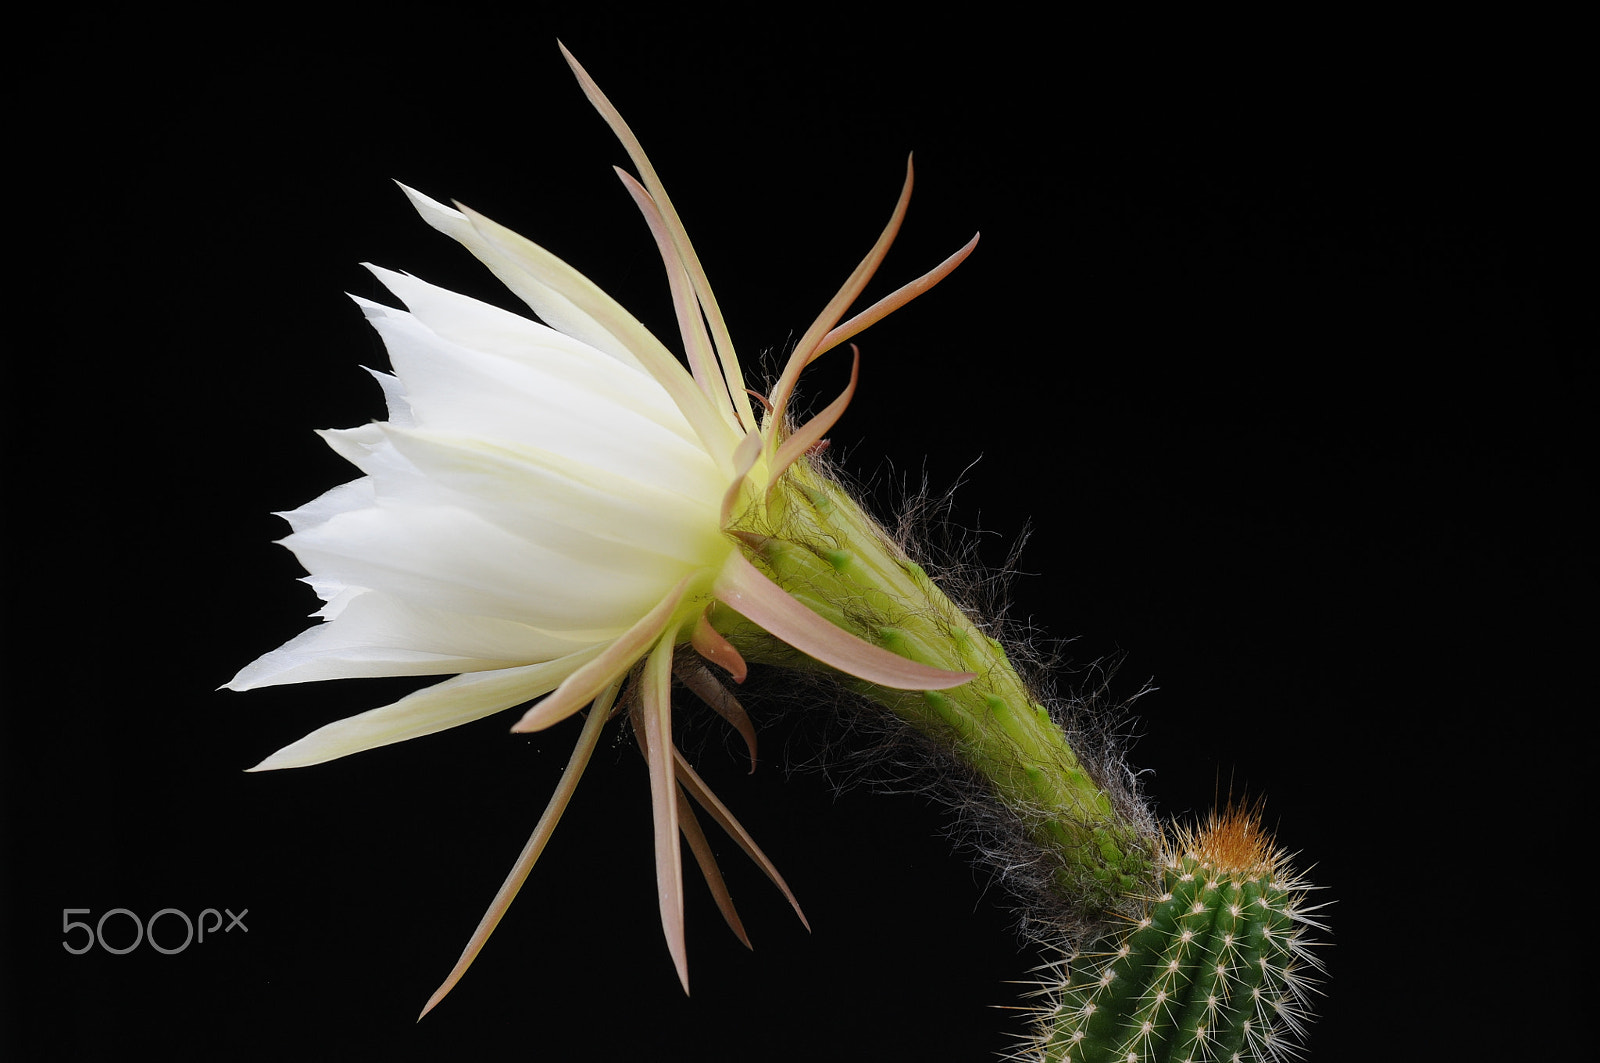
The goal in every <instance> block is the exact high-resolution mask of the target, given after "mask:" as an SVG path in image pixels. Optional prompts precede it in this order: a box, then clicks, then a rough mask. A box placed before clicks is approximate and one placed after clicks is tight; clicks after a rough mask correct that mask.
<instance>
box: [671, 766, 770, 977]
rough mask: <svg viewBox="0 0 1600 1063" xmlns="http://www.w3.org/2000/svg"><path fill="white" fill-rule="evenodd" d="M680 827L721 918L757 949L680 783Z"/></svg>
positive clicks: (738, 935) (750, 946) (743, 940)
mask: <svg viewBox="0 0 1600 1063" xmlns="http://www.w3.org/2000/svg"><path fill="white" fill-rule="evenodd" d="M678 828H679V829H680V830H681V831H683V838H684V840H685V841H687V842H688V843H689V851H690V852H691V853H693V854H694V860H695V863H696V864H698V865H700V874H701V875H702V876H704V877H705V880H706V886H707V887H708V888H709V889H710V890H711V896H712V899H713V900H715V901H716V902H717V911H719V912H721V913H722V921H723V922H725V923H727V924H728V929H729V930H731V931H733V936H734V937H736V938H738V939H739V941H740V943H741V944H743V945H744V947H745V948H747V949H754V948H755V946H754V945H752V944H750V935H749V934H747V933H746V932H745V929H744V920H742V919H740V918H739V911H738V909H736V908H735V907H734V906H733V894H731V893H729V892H728V884H727V882H725V881H724V880H723V878H722V869H721V868H720V867H718V866H717V857H716V854H715V853H713V852H712V851H711V843H710V842H708V841H707V840H706V835H705V831H703V830H701V829H700V821H699V820H697V819H695V816H694V809H693V808H692V807H691V806H690V804H689V798H688V797H687V796H685V795H684V792H683V789H682V788H681V787H680V788H679V789H678Z"/></svg>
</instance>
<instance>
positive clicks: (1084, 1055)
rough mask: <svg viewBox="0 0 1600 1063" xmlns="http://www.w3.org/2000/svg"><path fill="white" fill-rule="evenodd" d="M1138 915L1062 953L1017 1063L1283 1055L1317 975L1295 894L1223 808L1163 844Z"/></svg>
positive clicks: (1170, 1062)
mask: <svg viewBox="0 0 1600 1063" xmlns="http://www.w3.org/2000/svg"><path fill="white" fill-rule="evenodd" d="M1173 842H1174V844H1173V845H1172V846H1171V849H1170V855H1169V856H1168V857H1167V859H1166V861H1165V864H1164V866H1163V867H1162V870H1161V879H1162V887H1163V890H1162V892H1161V893H1160V894H1158V895H1156V896H1153V897H1151V898H1150V899H1149V901H1148V903H1147V905H1146V908H1145V911H1144V914H1143V916H1142V917H1141V918H1139V919H1138V920H1136V921H1134V922H1132V923H1130V924H1128V925H1126V926H1124V927H1122V928H1120V929H1118V930H1117V931H1115V932H1113V933H1111V934H1109V935H1107V936H1106V937H1104V938H1102V939H1101V940H1099V941H1097V942H1094V943H1092V944H1089V945H1088V946H1086V947H1084V948H1082V949H1080V950H1079V951H1077V952H1076V953H1074V954H1073V955H1071V956H1069V957H1068V958H1067V959H1066V960H1065V961H1063V963H1062V964H1061V965H1059V968H1058V969H1057V970H1055V971H1053V972H1052V975H1053V977H1052V978H1051V979H1050V980H1049V981H1048V982H1047V984H1046V988H1045V990H1044V992H1045V993H1046V995H1047V996H1048V997H1049V998H1050V999H1049V1001H1048V1003H1047V1004H1045V1005H1044V1006H1043V1007H1042V1008H1040V1009H1039V1011H1038V1013H1037V1016H1036V1018H1037V1022H1036V1034H1035V1037H1034V1038H1033V1040H1032V1042H1031V1044H1030V1045H1029V1046H1028V1047H1027V1048H1026V1049H1025V1050H1024V1051H1023V1052H1022V1053H1019V1055H1018V1057H1017V1058H1019V1059H1026V1060H1038V1061H1043V1063H1201V1061H1212V1060H1214V1061H1226V1063H1232V1061H1238V1063H1248V1061H1278V1060H1287V1059H1292V1058H1295V1057H1296V1056H1297V1055H1298V1054H1299V1052H1298V1045H1299V1043H1300V1039H1301V1036H1302V1035H1303V1033H1304V1031H1305V1024H1306V1022H1307V1020H1308V1019H1309V1007H1308V1000H1307V996H1308V993H1309V989H1310V986H1311V984H1312V981H1313V979H1312V977H1311V975H1312V974H1313V973H1314V972H1315V971H1316V970H1317V969H1318V968H1319V967H1320V964H1319V963H1318V962H1317V960H1316V959H1315V957H1314V956H1312V955H1311V952H1310V949H1309V947H1308V945H1307V943H1306V941H1305V939H1304V933H1305V931H1306V929H1307V928H1308V927H1311V926H1316V925H1318V924H1317V923H1316V922H1315V921H1314V920H1313V919H1312V918H1311V916H1310V912H1311V909H1309V908H1308V907H1306V905H1305V895H1306V891H1307V889H1308V887H1307V886H1306V884H1305V883H1303V882H1300V881H1298V880H1297V879H1296V878H1295V876H1294V873H1293V871H1292V870H1291V869H1290V867H1289V866H1288V861H1287V859H1286V858H1285V857H1284V855H1283V854H1282V853H1281V852H1279V851H1277V850H1275V849H1273V848H1272V846H1271V843H1270V840H1269V839H1268V838H1267V837H1266V834H1265V832H1264V831H1263V830H1262V829H1261V826H1260V821H1259V819H1258V818H1257V817H1256V816H1255V815H1254V814H1252V813H1251V812H1248V811H1243V810H1234V811H1230V812H1228V813H1225V814H1223V815H1221V816H1213V817H1212V819H1211V820H1210V821H1209V822H1208V823H1207V824H1206V825H1205V827H1204V828H1203V829H1201V830H1198V831H1182V832H1179V833H1178V835H1177V837H1175V838H1174V839H1173Z"/></svg>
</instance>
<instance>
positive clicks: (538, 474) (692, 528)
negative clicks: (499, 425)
mask: <svg viewBox="0 0 1600 1063" xmlns="http://www.w3.org/2000/svg"><path fill="white" fill-rule="evenodd" d="M385 434H386V438H387V439H388V441H389V443H390V444H391V445H392V446H393V447H394V449H395V451H396V452H397V453H398V454H399V455H400V456H401V457H402V458H404V459H405V460H406V461H407V462H408V463H409V465H410V466H411V467H412V468H414V469H415V470H416V471H417V473H418V475H419V476H420V477H421V481H420V482H419V483H418V484H417V485H416V490H417V494H415V495H412V496H408V497H416V498H417V499H418V500H419V501H420V500H431V501H435V502H437V503H439V504H447V505H459V506H462V507H463V508H468V509H471V510H472V511H473V512H474V513H477V514H479V515H481V516H483V517H485V518H486V519H488V520H490V521H492V522H493V523H495V524H496V525H498V526H500V527H502V528H505V529H506V530H508V531H511V532H513V533H514V534H517V535H519V536H521V537H522V538H525V539H528V540H530V541H532V542H537V543H541V544H543V545H546V546H549V547H550V548H551V549H555V550H558V551H561V552H563V553H567V554H572V553H576V552H578V551H580V550H581V551H583V552H586V553H587V552H589V551H592V550H594V549H596V548H597V546H598V543H597V541H599V542H604V543H609V544H614V545H615V546H620V547H626V548H628V549H630V550H639V551H644V552H647V553H651V554H661V555H664V556H667V557H670V558H674V559H676V560H679V561H683V562H687V563H691V564H712V563H716V562H717V561H718V560H719V559H720V558H721V556H722V555H723V553H725V552H726V550H727V549H728V546H727V540H726V539H725V538H724V537H723V536H722V534H721V529H720V514H719V512H718V508H717V506H716V505H715V504H713V503H712V502H711V501H709V500H707V499H693V498H686V497H684V496H683V495H680V494H676V493H673V492H669V491H663V490H660V489H658V488H657V487H656V486H654V485H653V484H649V483H644V482H640V481H638V480H632V479H628V478H627V477H624V476H619V475H617V474H615V473H611V472H609V471H607V470H605V469H600V468H596V467H594V466H591V465H584V464H581V463H579V462H575V461H570V460H567V459H565V458H563V457H562V456H561V455H559V454H552V453H550V452H548V451H541V450H535V449H532V448H529V447H514V446H510V445H506V446H497V445H493V444H490V443H486V442H482V441H480V440H476V439H469V438H464V437H460V436H443V435H438V434H435V433H426V432H415V431H413V432H402V431H389V432H386V433H385ZM610 556H611V557H612V558H613V559H614V558H615V557H616V555H615V554H611V555H610Z"/></svg>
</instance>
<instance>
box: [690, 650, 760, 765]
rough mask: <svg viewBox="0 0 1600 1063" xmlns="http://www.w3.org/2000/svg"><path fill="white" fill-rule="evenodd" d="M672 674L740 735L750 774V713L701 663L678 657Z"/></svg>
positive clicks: (753, 755)
mask: <svg viewBox="0 0 1600 1063" xmlns="http://www.w3.org/2000/svg"><path fill="white" fill-rule="evenodd" d="M672 674H673V675H676V676H677V677H678V679H679V681H680V682H682V683H683V685H684V686H686V687H688V688H689V690H690V691H691V692H692V693H693V694H694V696H695V697H697V698H699V699H700V700H701V701H703V702H705V703H706V704H707V705H710V706H711V707H712V708H713V709H715V710H716V712H717V715H719V716H721V717H722V718H723V719H724V720H727V721H728V722H729V723H730V724H732V725H733V729H734V730H735V731H738V732H739V735H740V737H742V738H743V739H744V744H745V747H746V748H747V749H749V750H750V774H752V775H754V774H755V772H756V728H755V724H753V723H751V722H750V714H749V713H748V712H745V711H744V706H743V705H741V704H739V699H738V698H736V697H734V696H733V694H732V693H730V692H729V690H728V688H727V687H725V686H723V685H722V683H721V682H720V681H719V680H718V679H717V677H716V676H714V675H712V674H711V672H710V670H709V669H707V668H706V667H704V666H703V665H700V664H697V663H690V664H688V665H687V666H686V665H685V662H683V661H682V660H681V659H680V660H678V661H676V662H674V664H673V669H672Z"/></svg>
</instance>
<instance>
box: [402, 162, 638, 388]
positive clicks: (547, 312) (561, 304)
mask: <svg viewBox="0 0 1600 1063" xmlns="http://www.w3.org/2000/svg"><path fill="white" fill-rule="evenodd" d="M397 183H398V182H397ZM400 190H401V191H402V192H404V193H405V194H406V197H407V198H408V199H410V200H411V205H412V206H414V207H416V209H417V213H418V214H420V215H422V220H423V221H425V222H427V223H428V224H429V225H431V226H433V227H434V228H435V229H437V230H439V231H440V232H442V233H444V234H445V235H446V236H450V237H452V238H454V239H455V240H457V241H459V242H460V243H461V244H462V245H463V246H465V247H466V248H467V250H469V251H471V252H472V253H473V255H475V256H477V258H478V261H480V262H482V263H483V264H484V265H485V266H488V267H489V269H490V270H491V271H492V272H493V273H494V275H495V276H496V277H499V278H500V280H501V282H502V283H503V284H504V285H505V286H506V287H507V288H510V289H511V290H512V291H513V292H515V293H516V294H517V297H518V298H520V299H521V300H522V301H523V302H525V303H527V304H528V306H529V307H531V308H532V310H533V312H534V313H536V314H538V315H539V318H540V319H541V320H542V321H544V322H545V323H546V324H547V325H549V326H550V327H551V328H554V329H556V330H558V331H560V332H563V333H565V334H566V335H568V336H572V337H574V338H576V339H579V340H582V341H583V342H584V343H587V344H588V345H589V346H591V347H593V348H595V349H596V350H600V351H603V352H605V353H606V354H608V355H610V356H611V357H613V358H615V359H616V360H617V361H619V362H621V363H623V364H624V365H628V366H631V367H632V368H634V369H637V370H639V371H640V372H644V366H643V365H642V364H641V363H640V362H639V359H638V357H637V356H636V355H635V354H634V353H633V352H632V351H631V350H630V349H629V347H628V344H626V343H625V342H623V341H622V340H621V339H620V338H618V336H617V335H616V334H615V333H614V332H613V331H612V330H611V329H610V328H608V327H606V326H605V325H602V324H601V323H600V322H599V321H597V320H595V319H594V318H593V317H591V316H590V315H589V314H588V313H586V312H584V311H583V310H580V309H579V308H578V307H577V306H576V305H574V304H573V302H572V300H571V299H569V298H567V297H566V296H565V295H562V294H561V293H559V292H557V291H556V290H555V289H554V288H552V287H551V286H550V285H549V284H548V283H547V281H546V280H542V279H540V278H538V277H535V276H533V275H531V274H530V273H528V271H527V270H526V269H525V268H524V267H523V265H522V264H520V263H518V262H516V261H514V260H513V259H512V258H511V257H510V256H509V255H507V254H505V253H504V252H503V251H501V250H500V249H498V248H496V247H495V246H494V245H493V244H491V243H490V242H489V241H488V240H487V239H486V238H485V237H484V236H483V235H482V234H481V233H479V232H478V230H476V229H474V228H473V227H472V223H471V222H469V221H468V220H467V217H466V215H464V214H462V213H461V212H460V211H459V210H453V209H451V208H450V207H447V206H445V205H444V204H443V203H440V202H438V201H437V200H433V199H430V198H429V197H427V196H425V195H423V194H422V193H421V192H418V191H416V190H415V189H412V188H407V187H406V186H405V185H400ZM574 272H576V271H574ZM618 309H619V310H620V309H621V308H620V307H619V308H618ZM639 327H640V328H642V327H643V326H639Z"/></svg>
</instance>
